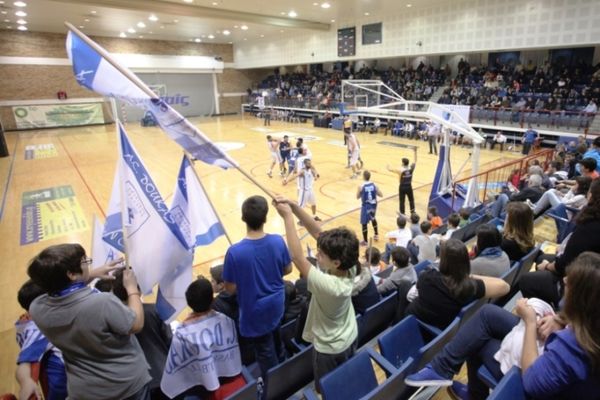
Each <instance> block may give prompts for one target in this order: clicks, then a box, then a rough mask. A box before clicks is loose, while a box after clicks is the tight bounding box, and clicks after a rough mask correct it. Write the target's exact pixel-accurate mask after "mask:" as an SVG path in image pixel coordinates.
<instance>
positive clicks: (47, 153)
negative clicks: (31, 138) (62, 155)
mask: <svg viewBox="0 0 600 400" xmlns="http://www.w3.org/2000/svg"><path fill="white" fill-rule="evenodd" d="M57 156H58V151H56V147H54V144H53V143H47V144H32V145H28V146H25V159H26V160H35V159H39V158H52V157H57Z"/></svg>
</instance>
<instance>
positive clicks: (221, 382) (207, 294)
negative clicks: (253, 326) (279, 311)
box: [160, 277, 245, 398]
mask: <svg viewBox="0 0 600 400" xmlns="http://www.w3.org/2000/svg"><path fill="white" fill-rule="evenodd" d="M185 299H186V301H187V304H188V306H189V307H190V308H191V309H192V312H191V313H190V314H189V315H188V316H187V318H186V319H185V320H184V321H183V322H182V323H181V325H179V326H178V327H177V329H176V330H175V334H174V335H173V341H172V343H171V347H170V348H169V355H168V358H167V362H166V364H165V366H164V373H163V375H162V380H161V382H160V388H161V389H162V391H163V392H164V393H165V394H166V395H167V396H169V398H174V397H176V396H180V397H178V398H188V397H192V396H194V397H193V398H212V397H209V396H211V395H214V394H215V392H216V391H217V390H219V395H220V396H221V397H219V398H224V397H226V396H227V395H228V394H231V393H233V392H235V391H236V390H237V389H239V388H240V387H242V386H243V385H244V384H245V381H244V380H243V378H241V375H240V373H241V372H242V361H241V356H240V349H239V346H238V340H237V331H236V327H235V322H234V321H233V320H232V319H231V318H229V317H227V316H226V315H224V314H221V313H220V312H217V311H214V310H213V309H212V308H211V305H212V302H213V290H212V285H211V283H210V281H209V280H207V279H206V278H204V277H199V278H198V279H196V280H195V281H194V282H192V283H191V284H190V285H189V286H188V288H187V289H186V291H185ZM192 349H193V350H192ZM181 395H183V396H181Z"/></svg>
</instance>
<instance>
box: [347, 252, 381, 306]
mask: <svg viewBox="0 0 600 400" xmlns="http://www.w3.org/2000/svg"><path fill="white" fill-rule="evenodd" d="M367 257H368V256H367ZM367 259H368V258H367ZM379 300H381V296H380V295H379V292H378V291H377V285H375V281H374V280H373V275H371V270H370V269H369V268H362V267H360V271H359V273H358V275H356V276H355V277H354V284H353V286H352V305H353V306H354V312H355V313H356V314H364V313H365V311H367V308H369V307H371V306H373V305H375V304H377V303H378V302H379Z"/></svg>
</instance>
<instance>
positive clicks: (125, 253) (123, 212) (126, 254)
mask: <svg viewBox="0 0 600 400" xmlns="http://www.w3.org/2000/svg"><path fill="white" fill-rule="evenodd" d="M115 122H116V124H115V125H116V127H117V144H118V146H119V158H118V160H119V161H118V162H117V172H116V173H117V174H119V195H120V197H121V235H122V236H123V257H124V258H125V268H131V265H129V252H128V251H127V248H128V247H129V246H127V231H126V229H125V218H127V214H126V213H127V207H126V203H125V193H124V192H125V191H124V190H123V176H122V175H121V163H122V161H121V160H122V159H123V141H122V140H121V121H120V120H119V118H118V117H117V118H116V119H115Z"/></svg>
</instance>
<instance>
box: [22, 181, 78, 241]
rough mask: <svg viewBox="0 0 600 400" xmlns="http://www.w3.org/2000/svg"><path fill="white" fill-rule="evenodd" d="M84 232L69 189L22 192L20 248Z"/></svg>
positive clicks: (59, 188) (76, 205) (72, 193)
mask: <svg viewBox="0 0 600 400" xmlns="http://www.w3.org/2000/svg"><path fill="white" fill-rule="evenodd" d="M87 229H88V224H87V222H86V220H85V217H84V215H83V212H82V210H81V207H80V206H79V202H78V201H77V198H76V197H75V193H74V192H73V189H72V188H71V186H59V187H53V188H48V189H41V190H35V191H32V192H25V193H23V197H22V200H21V245H26V244H30V243H36V242H41V241H44V240H50V239H55V238H58V237H61V236H65V235H68V234H71V233H75V232H83V231H86V230H87Z"/></svg>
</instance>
